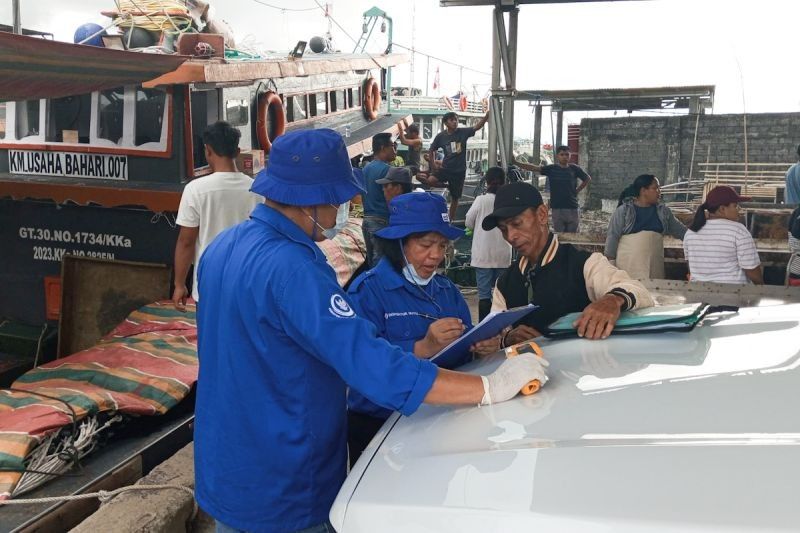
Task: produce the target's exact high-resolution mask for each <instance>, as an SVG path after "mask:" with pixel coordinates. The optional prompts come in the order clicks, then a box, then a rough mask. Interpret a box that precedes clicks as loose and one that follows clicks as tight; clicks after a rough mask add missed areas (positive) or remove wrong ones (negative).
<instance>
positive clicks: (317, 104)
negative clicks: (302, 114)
mask: <svg viewBox="0 0 800 533" xmlns="http://www.w3.org/2000/svg"><path fill="white" fill-rule="evenodd" d="M308 99H309V102H310V103H311V113H310V115H311V116H312V117H316V116H319V115H324V114H326V113H327V112H328V93H316V94H310V95H308Z"/></svg>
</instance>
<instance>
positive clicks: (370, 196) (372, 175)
mask: <svg viewBox="0 0 800 533" xmlns="http://www.w3.org/2000/svg"><path fill="white" fill-rule="evenodd" d="M396 157H397V144H396V143H395V142H393V141H392V134H391V133H378V134H377V135H373V136H372V161H370V162H369V163H367V165H366V166H365V167H364V182H365V184H366V192H365V193H364V201H363V204H364V221H363V223H362V225H361V230H362V232H363V233H364V241H365V243H366V246H367V257H366V263H367V265H368V266H370V267H372V266H375V265H376V264H377V263H378V260H379V259H380V257H381V252H380V249H379V248H378V247H377V246H376V245H375V232H376V231H378V230H379V229H381V228H385V227H386V224H388V223H389V222H388V219H389V209H388V207H387V206H386V198H385V197H384V196H383V187H382V186H381V185H380V184H379V183H376V181H378V180H379V179H382V178H384V177H386V173H387V172H389V168H390V166H389V164H390V163H391V162H392V161H394V160H395V158H396Z"/></svg>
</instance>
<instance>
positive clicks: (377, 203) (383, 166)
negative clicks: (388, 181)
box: [364, 159, 389, 220]
mask: <svg viewBox="0 0 800 533" xmlns="http://www.w3.org/2000/svg"><path fill="white" fill-rule="evenodd" d="M387 172H389V163H387V162H385V161H378V160H377V159H376V160H375V161H370V162H369V163H367V166H365V167H364V181H365V182H366V186H367V187H366V191H367V192H366V194H365V196H364V215H365V216H368V217H381V218H385V219H386V220H389V208H388V207H387V206H386V197H385V196H384V195H383V185H380V184H378V183H375V180H379V179H383V178H385V177H386V173H387Z"/></svg>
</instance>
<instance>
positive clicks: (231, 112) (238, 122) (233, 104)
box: [225, 98, 250, 127]
mask: <svg viewBox="0 0 800 533" xmlns="http://www.w3.org/2000/svg"><path fill="white" fill-rule="evenodd" d="M225 118H226V120H227V121H228V123H230V125H231V126H234V127H238V126H247V123H248V122H249V121H250V105H249V104H248V102H247V100H245V99H244V98H235V99H231V100H227V101H226V102H225Z"/></svg>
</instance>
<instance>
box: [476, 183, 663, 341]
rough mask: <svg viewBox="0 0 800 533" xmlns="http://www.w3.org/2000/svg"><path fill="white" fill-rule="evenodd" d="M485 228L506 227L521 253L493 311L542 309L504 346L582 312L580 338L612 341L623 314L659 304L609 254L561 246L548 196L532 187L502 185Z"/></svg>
mask: <svg viewBox="0 0 800 533" xmlns="http://www.w3.org/2000/svg"><path fill="white" fill-rule="evenodd" d="M482 227H483V229H484V230H486V231H490V230H492V229H494V228H495V227H497V228H500V231H501V232H502V233H503V238H505V240H507V241H508V242H509V243H510V244H511V246H513V247H514V249H515V250H517V252H518V253H519V255H520V258H519V259H518V260H517V261H515V262H513V263H511V266H510V267H509V268H508V269H507V270H506V271H505V273H504V274H502V275H501V276H500V278H498V280H497V284H496V285H495V288H494V292H493V294H492V311H501V310H504V309H511V308H514V307H519V306H522V305H527V304H529V303H532V304H536V305H537V306H539V308H538V309H536V310H535V311H533V312H531V313H530V314H529V315H527V316H526V317H525V318H523V319H522V320H521V321H520V322H519V323H518V324H516V325H515V326H516V327H514V328H513V329H511V330H510V331H508V332H507V333H506V335H505V336H504V338H503V342H502V345H503V346H510V345H512V344H516V343H518V342H523V341H525V340H528V339H531V338H533V337H538V336H539V335H541V334H542V333H546V332H547V327H548V326H549V325H550V324H552V323H553V322H554V321H555V320H556V319H558V318H560V317H562V316H564V315H566V314H569V313H575V312H582V314H581V315H580V317H579V318H578V320H576V322H575V327H576V328H577V332H578V335H579V336H581V337H585V338H587V339H601V338H606V337H608V335H609V334H611V331H612V330H613V329H614V325H615V324H616V322H617V320H618V319H619V315H620V313H621V312H622V311H627V310H629V309H639V308H642V307H650V306H652V305H654V302H653V298H652V296H650V293H649V292H647V289H645V287H644V286H643V285H642V284H641V283H640V282H639V281H636V280H634V279H632V278H631V277H630V276H628V274H627V273H626V272H625V271H624V270H620V269H618V268H616V267H614V266H613V265H612V264H611V263H609V261H608V259H606V257H605V256H604V255H603V254H601V253H597V252H596V253H590V252H587V251H584V250H580V249H578V248H576V247H574V246H572V245H571V244H560V243H559V242H558V237H557V236H556V235H555V234H554V233H552V232H550V229H549V225H548V212H547V206H546V205H545V204H544V203H543V201H542V195H541V194H540V193H539V191H538V190H537V189H536V187H534V186H533V185H531V184H529V183H525V182H517V183H509V184H508V185H504V186H502V187H500V189H498V191H497V195H496V196H495V199H494V211H493V212H492V213H491V214H490V215H489V216H487V217H486V218H485V219H483V223H482Z"/></svg>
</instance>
